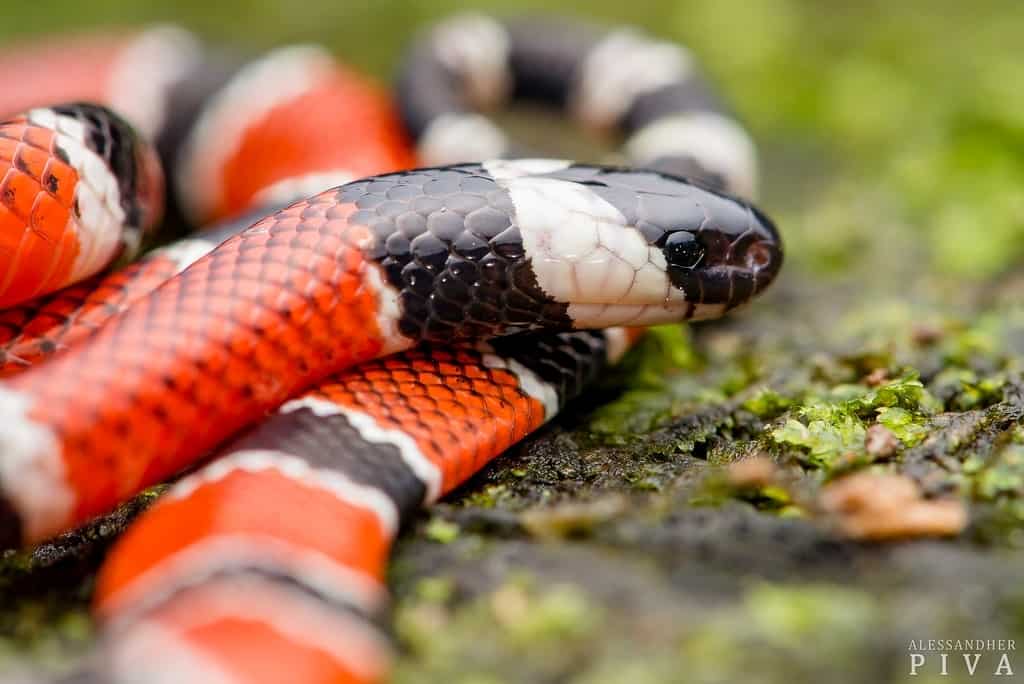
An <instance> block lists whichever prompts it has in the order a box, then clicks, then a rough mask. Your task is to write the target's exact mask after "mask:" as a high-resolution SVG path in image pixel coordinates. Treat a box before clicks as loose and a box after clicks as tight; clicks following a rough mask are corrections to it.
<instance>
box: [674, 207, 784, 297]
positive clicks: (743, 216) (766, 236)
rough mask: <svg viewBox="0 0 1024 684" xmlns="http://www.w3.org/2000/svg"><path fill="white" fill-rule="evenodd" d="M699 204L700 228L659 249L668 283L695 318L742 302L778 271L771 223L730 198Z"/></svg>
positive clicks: (778, 243) (779, 257)
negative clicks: (679, 292)
mask: <svg viewBox="0 0 1024 684" xmlns="http://www.w3.org/2000/svg"><path fill="white" fill-rule="evenodd" d="M702 205H703V208H704V210H705V211H706V214H705V216H706V218H705V220H704V221H703V222H702V224H701V227H700V228H699V229H698V230H696V231H693V232H688V231H682V232H680V233H679V234H674V235H672V236H670V237H669V238H668V240H667V241H666V242H665V246H664V248H663V250H664V252H665V255H666V261H667V263H668V270H669V276H670V277H671V279H672V283H673V285H675V286H676V287H677V288H680V289H681V290H683V292H685V293H686V297H687V300H689V301H690V302H692V303H693V304H695V305H696V307H695V309H694V314H693V315H694V316H695V317H709V316H714V315H719V314H721V313H723V312H725V311H728V310H730V309H734V308H736V307H738V306H740V305H742V304H744V303H746V302H747V301H749V300H750V299H752V298H753V297H754V296H755V295H757V294H759V293H760V292H761V291H763V290H764V289H765V288H766V287H768V285H769V284H770V283H771V282H772V281H773V280H774V279H775V276H776V275H777V274H778V272H779V269H780V268H781V267H782V241H781V239H780V237H779V232H778V230H777V229H776V227H775V224H774V223H773V222H772V221H771V219H769V218H768V217H767V216H765V215H764V214H763V213H761V212H760V211H759V210H758V209H756V208H754V207H753V206H751V205H748V204H746V203H745V202H741V201H739V200H733V199H731V198H730V199H728V200H726V198H724V197H717V198H715V199H713V200H706V199H705V200H704V201H703V202H702Z"/></svg>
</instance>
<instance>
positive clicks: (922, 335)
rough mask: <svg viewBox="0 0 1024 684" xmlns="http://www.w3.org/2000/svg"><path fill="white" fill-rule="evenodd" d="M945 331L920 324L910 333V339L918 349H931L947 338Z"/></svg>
mask: <svg viewBox="0 0 1024 684" xmlns="http://www.w3.org/2000/svg"><path fill="white" fill-rule="evenodd" d="M945 334H946V333H945V331H944V330H943V329H942V328H940V327H939V326H937V325H934V324H930V323H918V324H917V325H915V326H914V328H913V330H911V331H910V339H911V341H912V342H913V343H914V344H916V345H917V346H918V347H930V346H931V345H933V344H935V343H936V342H938V341H939V340H941V339H942V338H943V337H944V336H945Z"/></svg>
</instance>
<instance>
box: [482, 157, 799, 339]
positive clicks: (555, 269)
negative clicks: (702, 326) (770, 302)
mask: <svg viewBox="0 0 1024 684" xmlns="http://www.w3.org/2000/svg"><path fill="white" fill-rule="evenodd" d="M486 166H488V170H489V171H490V172H491V173H492V175H495V176H496V177H498V178H499V179H501V180H499V182H500V183H502V184H503V185H504V186H505V187H506V189H507V190H508V192H509V194H510V195H511V197H512V202H513V204H514V205H515V209H516V215H517V222H518V226H519V229H520V232H521V233H522V237H523V243H524V245H525V247H526V252H527V254H528V255H529V256H530V259H531V263H532V267H533V271H534V273H535V274H536V278H537V283H538V285H539V286H540V288H541V289H542V290H543V291H544V292H546V293H547V294H548V295H550V296H551V297H552V298H553V299H555V300H556V301H561V302H568V314H569V316H570V318H571V319H572V321H573V325H575V326H576V327H579V328H582V327H588V326H589V327H604V326H609V325H652V324H656V323H667V322H673V321H679V320H684V319H694V320H698V319H708V318H716V317H718V316H721V315H723V314H724V313H726V312H727V311H730V310H731V309H734V308H736V307H737V306H740V305H741V304H744V303H746V302H748V301H750V300H751V299H752V298H753V297H754V296H755V295H757V294H759V293H760V292H762V291H763V290H764V289H765V288H766V287H767V286H768V285H769V284H770V283H771V282H772V281H773V280H774V278H775V276H776V274H777V273H778V271H779V268H780V267H781V265H782V243H781V240H780V237H779V233H778V231H777V230H776V228H775V226H774V224H773V223H772V222H771V220H770V219H769V218H768V217H767V216H765V215H764V214H763V213H761V212H760V211H759V210H758V209H756V208H755V207H754V206H752V205H751V204H749V203H747V202H745V201H743V200H740V199H737V198H735V197H732V196H730V195H727V194H724V193H721V192H718V191H717V190H714V189H711V188H709V187H707V186H705V185H701V184H698V183H695V182H693V181H691V180H688V179H685V178H682V177H679V176H674V175H671V174H666V173H662V172H658V171H652V170H639V169H628V168H625V169H619V168H613V167H601V166H589V165H582V164H569V163H566V162H557V161H552V160H519V161H511V162H491V163H489V164H487V165H486Z"/></svg>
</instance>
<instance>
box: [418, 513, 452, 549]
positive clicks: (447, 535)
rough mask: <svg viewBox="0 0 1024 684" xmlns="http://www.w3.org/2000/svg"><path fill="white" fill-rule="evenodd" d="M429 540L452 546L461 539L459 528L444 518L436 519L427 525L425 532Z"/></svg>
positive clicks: (432, 519)
mask: <svg viewBox="0 0 1024 684" xmlns="http://www.w3.org/2000/svg"><path fill="white" fill-rule="evenodd" d="M424 532H425V534H426V535H427V539H430V540H432V541H436V542H438V543H439V544H450V543H452V542H453V541H455V540H456V539H458V537H459V526H458V525H456V524H455V523H453V522H450V521H448V520H445V519H444V518H438V517H434V518H431V519H430V522H429V523H427V528H426V530H425V531H424Z"/></svg>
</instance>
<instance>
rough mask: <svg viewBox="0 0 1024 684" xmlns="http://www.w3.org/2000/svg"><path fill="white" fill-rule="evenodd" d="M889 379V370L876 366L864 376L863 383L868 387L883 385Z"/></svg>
mask: <svg viewBox="0 0 1024 684" xmlns="http://www.w3.org/2000/svg"><path fill="white" fill-rule="evenodd" d="M888 380H889V371H888V369H886V368H876V369H875V370H873V371H871V372H870V373H868V374H867V376H866V377H865V378H864V384H865V385H867V386H868V387H878V386H879V385H884V384H885V383H886V381H888Z"/></svg>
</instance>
